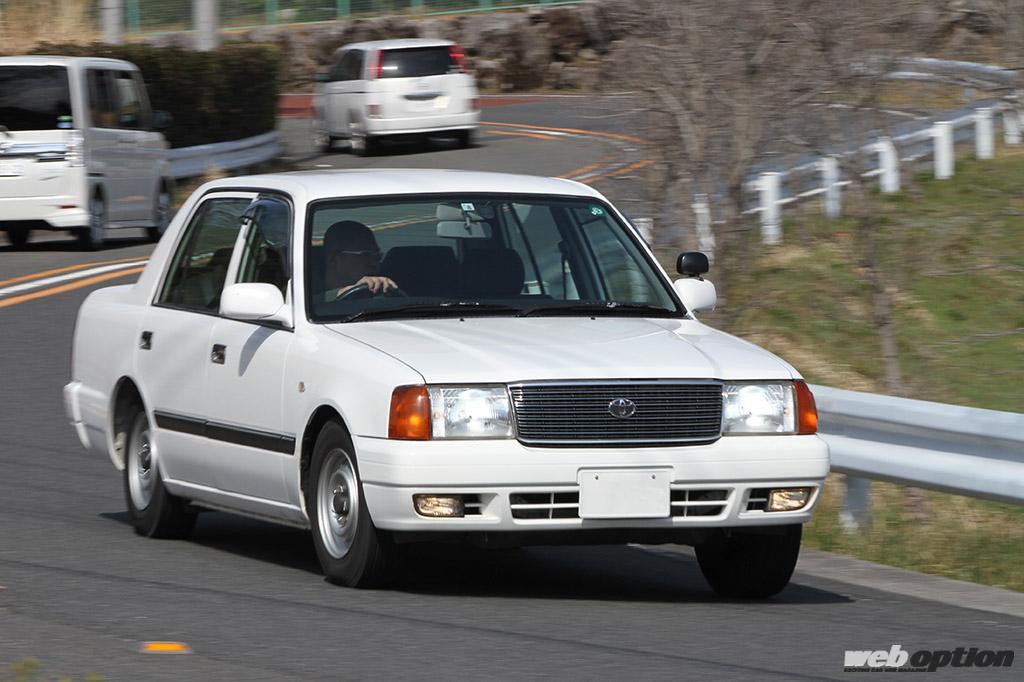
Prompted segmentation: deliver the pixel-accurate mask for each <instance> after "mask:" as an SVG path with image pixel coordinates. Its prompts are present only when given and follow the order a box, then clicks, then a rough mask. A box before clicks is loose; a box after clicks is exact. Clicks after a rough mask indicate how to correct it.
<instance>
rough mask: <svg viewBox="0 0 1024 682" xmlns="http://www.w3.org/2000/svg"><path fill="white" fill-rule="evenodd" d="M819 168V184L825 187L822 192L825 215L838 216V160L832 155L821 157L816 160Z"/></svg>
mask: <svg viewBox="0 0 1024 682" xmlns="http://www.w3.org/2000/svg"><path fill="white" fill-rule="evenodd" d="M818 167H819V168H820V169H821V184H822V186H823V187H824V188H825V193H824V194H822V197H823V199H824V203H825V215H826V216H828V217H829V218H838V217H839V211H840V204H839V202H840V194H839V192H840V190H841V188H840V186H839V161H838V159H836V157H834V156H825V157H822V159H821V161H819V162H818Z"/></svg>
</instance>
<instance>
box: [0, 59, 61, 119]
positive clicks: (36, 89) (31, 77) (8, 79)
mask: <svg viewBox="0 0 1024 682" xmlns="http://www.w3.org/2000/svg"><path fill="white" fill-rule="evenodd" d="M0 126H3V127H4V128H6V129H7V130H53V129H55V128H71V127H72V119H71V94H70V90H69V88H68V70H67V69H66V68H64V67H63V66H0Z"/></svg>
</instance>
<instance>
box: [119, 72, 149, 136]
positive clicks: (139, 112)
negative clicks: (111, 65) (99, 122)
mask: <svg viewBox="0 0 1024 682" xmlns="http://www.w3.org/2000/svg"><path fill="white" fill-rule="evenodd" d="M113 75H114V94H115V96H116V97H117V124H118V127H119V128H129V129H137V128H145V127H146V126H147V125H149V121H148V119H149V111H148V110H147V108H146V103H145V101H144V100H143V98H142V89H141V88H140V87H139V80H138V79H137V78H135V76H134V74H133V73H132V72H130V71H115V72H113Z"/></svg>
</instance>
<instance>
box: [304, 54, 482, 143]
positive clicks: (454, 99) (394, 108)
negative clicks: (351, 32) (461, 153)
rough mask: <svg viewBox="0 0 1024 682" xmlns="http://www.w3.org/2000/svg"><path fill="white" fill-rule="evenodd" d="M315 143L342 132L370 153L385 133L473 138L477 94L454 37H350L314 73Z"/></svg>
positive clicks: (329, 140)
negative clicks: (327, 66)
mask: <svg viewBox="0 0 1024 682" xmlns="http://www.w3.org/2000/svg"><path fill="white" fill-rule="evenodd" d="M317 81H319V82H320V87H319V89H318V91H317V94H316V96H315V98H314V108H315V110H316V127H317V132H316V136H317V139H316V141H315V142H316V144H317V145H318V146H319V147H320V148H322V149H323V150H325V151H327V150H330V149H331V148H332V147H333V146H334V142H335V140H338V139H345V138H347V139H348V140H349V141H350V144H351V149H352V151H353V152H354V153H356V154H359V155H365V154H369V153H372V152H373V150H374V147H375V145H376V142H377V141H379V140H380V139H381V138H382V137H385V136H400V135H401V136H407V135H420V136H423V135H431V134H443V135H446V136H452V137H455V138H456V139H457V140H458V142H459V144H460V146H462V147H468V146H470V145H471V144H472V143H473V132H474V131H475V130H476V128H477V125H479V122H480V95H479V93H478V92H477V89H476V81H475V79H474V78H473V76H472V75H471V74H470V73H468V71H467V69H466V65H465V56H464V55H463V53H462V50H461V49H460V48H459V46H458V45H456V44H455V43H452V42H451V41H447V40H429V39H424V38H414V39H407V40H377V41H372V42H366V43H353V44H351V45H345V46H344V47H342V48H340V49H339V50H338V51H337V52H336V53H335V56H334V61H333V63H332V64H331V67H330V69H329V70H328V71H327V72H326V73H322V74H318V76H317Z"/></svg>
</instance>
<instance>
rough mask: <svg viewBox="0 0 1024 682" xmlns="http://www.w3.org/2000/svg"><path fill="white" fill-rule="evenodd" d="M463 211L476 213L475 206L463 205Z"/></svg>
mask: <svg viewBox="0 0 1024 682" xmlns="http://www.w3.org/2000/svg"><path fill="white" fill-rule="evenodd" d="M462 210H463V211H475V210H476V209H475V208H473V204H463V205H462Z"/></svg>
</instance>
